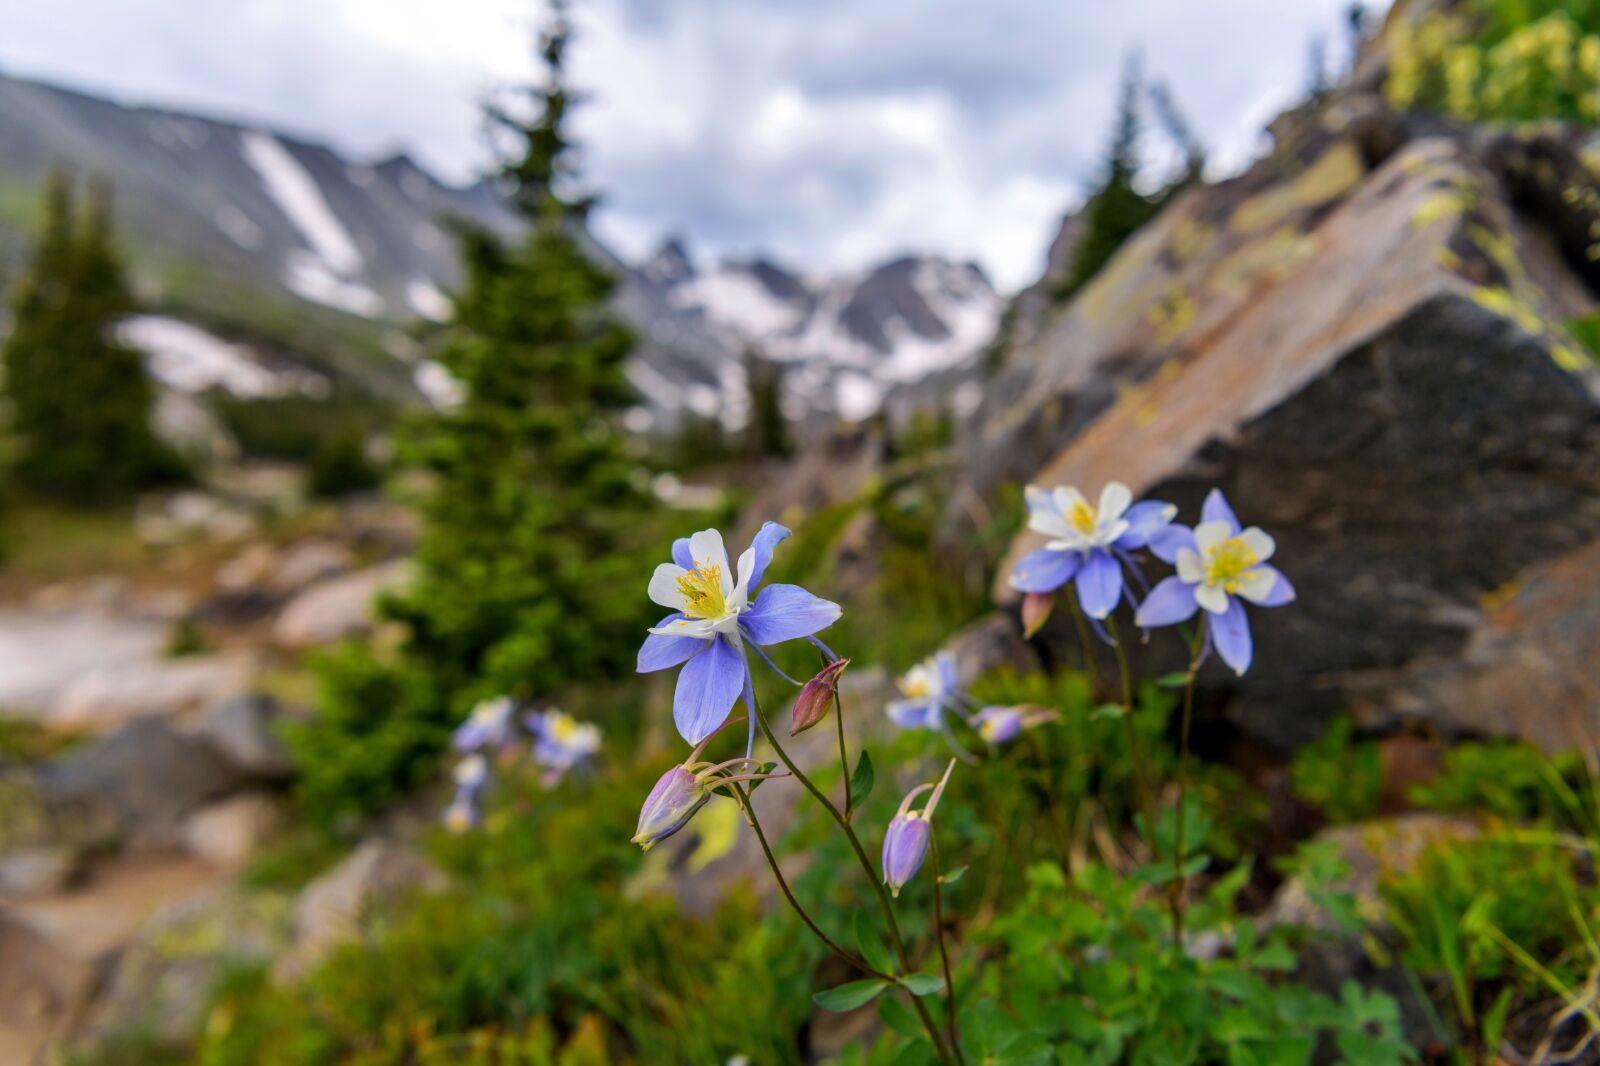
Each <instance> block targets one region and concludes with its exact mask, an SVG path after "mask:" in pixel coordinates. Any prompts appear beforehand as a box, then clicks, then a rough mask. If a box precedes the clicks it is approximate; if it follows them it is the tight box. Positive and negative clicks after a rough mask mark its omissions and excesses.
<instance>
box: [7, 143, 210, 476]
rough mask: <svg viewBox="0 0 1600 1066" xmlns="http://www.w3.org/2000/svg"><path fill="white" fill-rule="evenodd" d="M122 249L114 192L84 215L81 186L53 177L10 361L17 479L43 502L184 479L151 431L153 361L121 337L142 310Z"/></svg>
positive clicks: (23, 286) (95, 198) (16, 292)
mask: <svg viewBox="0 0 1600 1066" xmlns="http://www.w3.org/2000/svg"><path fill="white" fill-rule="evenodd" d="M113 241H114V238H113V236H112V225H111V205H110V193H109V192H108V190H107V189H106V188H105V187H104V186H99V185H97V186H95V187H94V188H93V190H92V192H91V196H90V199H89V204H88V207H87V209H86V210H85V211H83V212H81V213H80V212H78V211H77V210H75V209H74V204H73V192H72V183H71V179H70V178H69V177H68V176H67V175H66V174H64V173H57V174H56V175H55V176H53V177H52V178H51V182H50V187H49V190H48V192H47V197H46V217H45V225H44V231H43V233H42V234H41V236H40V238H39V243H38V245H37V246H36V247H35V249H34V255H33V261H32V262H31V263H30V264H29V267H28V269H27V270H26V271H25V272H24V273H23V274H22V276H21V278H20V279H19V280H18V282H17V283H16V285H15V286H14V287H13V290H12V294H11V315H12V328H11V334H10V336H9V337H8V338H7V340H6V343H5V346H4V348H3V349H0V363H3V364H4V370H5V392H6V397H7V399H8V400H9V402H10V408H11V410H10V420H11V431H12V434H13V436H14V449H15V456H14V463H13V465H14V469H15V473H16V475H17V477H18V479H19V480H20V481H21V482H22V483H23V484H24V485H26V486H27V487H28V488H30V489H31V490H33V491H34V492H36V493H39V494H42V495H46V496H50V497H53V498H56V499H60V500H65V501H68V502H71V503H75V504H101V503H107V502H111V501H115V500H118V499H121V498H123V497H126V496H127V495H128V494H130V493H132V492H134V491H135V490H138V489H140V488H144V487H146V486H149V485H152V484H156V483H159V482H163V481H171V480H174V479H175V478H177V477H179V476H181V474H182V468H181V465H180V464H179V462H178V460H177V458H176V456H174V455H173V454H172V452H171V451H170V450H169V449H167V448H166V447H165V446H163V445H162V444H161V443H160V442H159V441H158V440H157V439H156V437H155V436H154V434H153V433H152V431H151V428H150V415H151V408H152V405H153V403H154V390H153V388H152V386H151V383H150V379H149V377H148V376H147V374H146V372H145V366H144V359H143V357H142V356H141V355H140V354H139V353H138V352H137V351H135V350H133V349H132V348H129V347H127V346H126V345H123V344H121V343H119V342H118V341H117V340H116V339H115V337H114V336H113V327H114V326H115V324H116V322H117V320H118V319H120V318H122V317H124V316H125V315H127V314H129V313H130V312H131V311H132V310H133V308H134V305H133V298H132V296H131V294H130V293H129V292H128V288H127V283H126V281H125V280H124V278H123V273H122V263H121V260H120V259H119V258H118V256H117V253H116V250H115V248H114V247H113Z"/></svg>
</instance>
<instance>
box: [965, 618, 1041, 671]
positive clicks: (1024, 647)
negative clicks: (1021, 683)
mask: <svg viewBox="0 0 1600 1066" xmlns="http://www.w3.org/2000/svg"><path fill="white" fill-rule="evenodd" d="M945 650H947V651H949V652H950V654H951V655H953V656H955V660H956V676H958V677H960V678H961V679H962V681H963V683H964V684H971V683H972V681H973V679H975V678H977V677H980V676H982V675H983V674H986V673H988V672H989V671H990V670H995V669H999V668H1001V667H1010V668H1011V669H1012V670H1014V671H1015V672H1017V673H1019V674H1025V673H1029V672H1031V671H1034V670H1037V669H1038V668H1039V657H1038V655H1036V654H1035V653H1034V651H1033V649H1032V648H1030V647H1029V646H1028V642H1027V641H1025V640H1023V639H1022V626H1021V624H1020V623H1019V622H1018V621H1017V617H1016V615H1015V613H1013V612H1005V611H994V612H992V613H990V614H987V615H985V616H984V617H982V618H980V619H978V620H977V621H976V622H973V623H972V624H971V625H969V626H967V627H966V628H965V629H962V630H959V631H958V632H956V634H955V635H954V636H952V637H951V638H950V639H949V640H948V641H946V642H945Z"/></svg>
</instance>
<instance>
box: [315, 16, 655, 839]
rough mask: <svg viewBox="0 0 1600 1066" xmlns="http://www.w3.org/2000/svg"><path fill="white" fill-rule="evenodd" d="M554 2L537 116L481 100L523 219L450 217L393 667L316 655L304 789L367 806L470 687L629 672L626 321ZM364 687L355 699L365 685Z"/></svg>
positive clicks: (416, 449) (512, 686)
mask: <svg viewBox="0 0 1600 1066" xmlns="http://www.w3.org/2000/svg"><path fill="white" fill-rule="evenodd" d="M567 40H568V29H567V25H566V23H565V21H564V18H563V11H562V9H561V7H560V6H558V7H557V8H556V11H555V16H554V19H553V21H552V23H551V25H550V27H549V29H548V32H547V33H546V34H545V35H544V37H543V40H542V43H541V48H540V55H541V57H542V60H543V65H544V69H545V80H544V82H543V84H541V85H538V86H535V87H531V88H529V89H528V90H527V93H528V96H529V102H530V103H531V104H532V105H533V107H532V108H531V110H532V111H533V112H534V113H535V117H533V118H532V119H531V120H519V119H518V118H516V117H515V116H514V115H513V114H511V113H510V112H508V111H504V110H494V111H491V118H492V119H493V120H494V121H495V122H497V123H498V124H499V126H500V127H501V128H502V129H503V130H504V131H506V132H508V133H509V134H510V136H511V138H512V139H514V142H515V144H516V155H515V157H514V158H513V159H512V160H511V161H510V162H508V163H507V164H506V165H505V166H504V168H503V170H502V175H501V176H502V181H503V184H504V185H505V187H506V188H507V190H508V192H509V194H510V196H511V200H512V203H513V204H514V206H515V207H516V209H517V211H518V213H519V214H520V215H521V217H522V220H523V222H524V223H525V229H524V231H523V233H522V234H521V235H520V236H518V237H517V238H516V239H514V240H511V241H505V240H502V239H500V238H499V237H497V236H495V235H493V234H491V233H489V232H487V231H484V230H482V229H472V228H468V229H465V230H463V238H462V259H463V263H464V267H465V273H466V278H465V281H464V282H463V284H462V286H461V288H460V290H459V291H458V292H457V293H456V294H455V297H454V314H453V316H452V321H451V323H450V324H449V327H448V336H447V339H446V340H445V342H444V344H443V346H442V348H441V350H440V353H439V355H438V358H439V361H440V362H441V363H442V364H443V365H444V366H445V367H446V368H447V369H448V370H449V371H450V373H451V374H452V375H453V376H454V377H455V378H456V380H457V381H458V382H460V384H461V385H462V387H463V393H464V395H463V399H462V400H461V402H460V403H459V404H458V405H456V406H455V407H453V408H451V409H449V410H447V411H443V412H440V413H439V414H438V415H437V416H435V417H434V418H433V419H432V421H431V424H430V425H428V426H426V427H425V428H424V430H423V432H422V433H421V434H420V435H419V437H418V439H416V440H415V441H413V443H412V454H411V458H412V459H413V460H415V461H417V462H419V463H420V464H421V465H422V466H424V467H425V468H426V469H428V470H429V471H431V473H432V474H433V475H434V488H433V489H432V490H431V494H430V496H429V497H428V499H427V500H426V501H425V503H424V504H423V508H422V511H423V520H424V527H423V532H422V536H421V540H420V543H419V545H418V550H417V555H416V567H417V572H416V577H415V579H414V580H413V582H412V583H411V585H410V586H409V587H408V588H407V589H406V590H405V591H404V592H402V593H401V594H399V595H396V596H393V597H391V598H390V599H389V600H388V601H386V603H385V604H384V611H385V613H386V614H387V615H388V616H390V617H391V618H394V619H396V620H399V621H401V622H403V623H405V624H406V626H407V630H408V634H409V635H408V636H407V638H406V641H405V644H404V646H403V648H402V649H401V652H400V656H399V661H398V663H396V664H395V666H394V668H393V670H394V671H396V672H398V674H399V675H403V676H401V677H400V678H399V680H396V674H395V673H391V674H389V675H388V676H387V678H386V677H385V676H383V675H382V674H381V672H379V671H377V670H376V669H375V667H374V665H373V664H372V663H371V661H370V660H361V659H359V658H356V659H351V658H349V657H345V658H343V659H341V660H337V661H335V662H334V664H333V668H332V669H331V670H330V671H329V672H328V673H327V674H325V677H324V680H325V682H326V687H325V699H324V706H323V714H322V716H321V722H320V723H319V724H318V725H317V726H316V727H315V728H313V729H311V730H310V731H308V732H306V733H305V734H303V735H301V736H299V737H292V738H291V742H292V743H293V744H294V746H295V748H296V749H297V751H298V752H300V754H301V755H302V759H301V762H302V769H303V770H304V769H305V768H306V766H307V765H308V764H312V774H311V776H309V777H307V778H306V779H305V780H304V783H303V788H304V789H305V791H306V792H307V799H308V801H309V803H310V805H311V806H312V807H313V808H320V809H321V810H322V811H323V813H327V812H328V809H329V808H337V807H339V806H341V805H344V806H347V807H356V808H367V809H370V808H373V807H376V806H378V805H380V804H381V803H382V802H384V801H385V800H387V799H388V798H391V797H392V795H394V794H395V793H397V792H398V791H399V790H401V789H403V788H404V787H406V785H407V784H408V783H409V781H412V780H415V779H416V778H417V777H418V776H420V775H422V774H425V773H426V772H428V771H429V770H430V769H431V766H432V758H433V756H434V755H435V754H436V753H437V751H438V750H439V749H440V748H442V747H443V745H444V743H445V741H446V738H447V737H448V731H449V728H450V727H451V726H452V725H453V724H454V723H455V722H456V721H458V720H459V719H460V718H461V717H463V716H464V715H465V714H466V712H467V710H468V708H469V707H470V706H471V705H472V703H474V702H475V701H476V700H478V699H482V698H484V697H487V696H490V695H495V694H501V693H508V694H511V695H514V696H520V697H537V696H546V695H549V694H551V693H553V692H555V691H556V690H558V689H559V688H560V686H562V685H564V684H567V683H568V682H571V681H573V680H576V679H579V678H588V677H594V676H597V675H607V674H611V675H616V674H623V673H631V672H632V670H633V658H634V653H635V651H636V649H637V647H638V642H639V640H640V639H641V635H642V632H643V628H642V627H643V626H644V625H648V624H650V623H652V622H654V621H655V618H653V617H652V618H641V617H640V613H639V606H640V603H639V601H640V590H641V589H642V587H643V582H644V581H645V580H646V579H647V578H648V576H649V571H650V567H651V565H652V564H653V563H654V562H656V561H658V560H656V559H655V558H654V554H653V553H650V552H649V551H647V550H646V548H645V545H646V542H647V538H648V537H649V533H648V531H646V530H644V529H642V528H640V520H641V518H642V517H643V516H644V515H645V512H646V507H647V502H648V497H647V495H646V492H645V490H644V488H643V487H642V486H643V485H644V484H645V478H644V476H643V471H642V469H641V468H640V466H639V464H638V463H637V462H636V461H635V460H634V459H633V458H631V456H630V453H629V449H628V447H627V441H626V438H625V436H624V434H623V432H622V430H621V428H620V417H621V414H622V412H623V411H624V410H625V409H626V407H627V406H628V405H629V404H631V403H633V402H635V398H634V394H633V391H632V389H631V388H630V386H629V385H628V382H627V378H626V377H625V375H624V369H623V365H624V360H625V358H626V357H627V355H628V352H629V350H630V347H631V344H632V338H631V335H630V333H629V331H628V330H627V329H626V328H625V327H624V326H623V325H621V324H620V323H619V322H618V321H617V320H615V319H614V318H613V317H612V316H611V315H610V314H609V312H608V310H607V298H608V296H609V295H610V293H611V291H612V285H613V282H612V279H611V277H610V276H609V275H608V274H607V273H606V272H605V271H604V270H603V269H602V268H601V267H600V266H599V265H598V264H597V263H596V262H595V260H594V259H593V257H592V256H590V255H589V254H588V253H587V251H586V249H585V247H584V241H585V239H586V238H585V231H584V219H585V216H586V214H587V212H588V210H589V208H590V206H591V203H592V200H591V198H589V197H587V196H584V195H582V194H581V193H580V192H578V191H576V190H575V186H576V184H577V180H578V172H577V168H576V164H575V161H574V159H573V150H572V146H571V144H570V143H569V141H568V140H567V134H566V119H567V115H568V111H569V109H570V107H571V105H572V97H571V95H570V93H569V92H568V90H567V88H566V86H565V82H564V74H563V61H564V57H565V49H566V45H567ZM375 697H376V698H377V702H378V704H379V705H377V706H374V705H372V701H373V699H374V698H375Z"/></svg>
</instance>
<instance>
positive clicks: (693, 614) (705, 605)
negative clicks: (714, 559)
mask: <svg viewBox="0 0 1600 1066" xmlns="http://www.w3.org/2000/svg"><path fill="white" fill-rule="evenodd" d="M678 591H679V592H680V593H682V594H683V602H684V610H683V613H684V614H686V615H688V616H689V617H690V618H721V617H722V616H723V615H725V614H727V613H728V601H727V600H726V599H725V598H724V597H723V595H722V567H721V566H719V565H717V564H715V563H696V564H695V568H694V569H693V570H690V571H689V572H687V573H685V574H684V575H683V576H682V577H680V578H679V579H678Z"/></svg>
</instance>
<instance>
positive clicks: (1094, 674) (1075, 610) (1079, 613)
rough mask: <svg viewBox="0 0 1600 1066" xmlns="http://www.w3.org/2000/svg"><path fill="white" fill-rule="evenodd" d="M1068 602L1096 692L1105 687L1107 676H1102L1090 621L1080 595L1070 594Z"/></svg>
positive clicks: (1084, 660) (1085, 662)
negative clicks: (1091, 635) (1085, 615)
mask: <svg viewBox="0 0 1600 1066" xmlns="http://www.w3.org/2000/svg"><path fill="white" fill-rule="evenodd" d="M1066 600H1067V604H1068V606H1070V607H1071V608H1072V621H1073V623H1074V624H1075V625H1076V626H1077V628H1078V642H1079V643H1081V644H1082V645H1083V662H1084V665H1085V666H1086V667H1087V668H1088V670H1089V678H1090V682H1091V683H1092V684H1093V685H1094V690H1095V692H1097V693H1098V692H1102V691H1104V689H1105V678H1103V677H1101V676H1100V660H1099V659H1097V658H1095V654H1094V641H1092V640H1090V639H1089V622H1088V620H1087V619H1086V618H1084V617H1083V608H1082V607H1080V606H1079V605H1078V597H1076V596H1071V595H1068V596H1067V597H1066Z"/></svg>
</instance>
